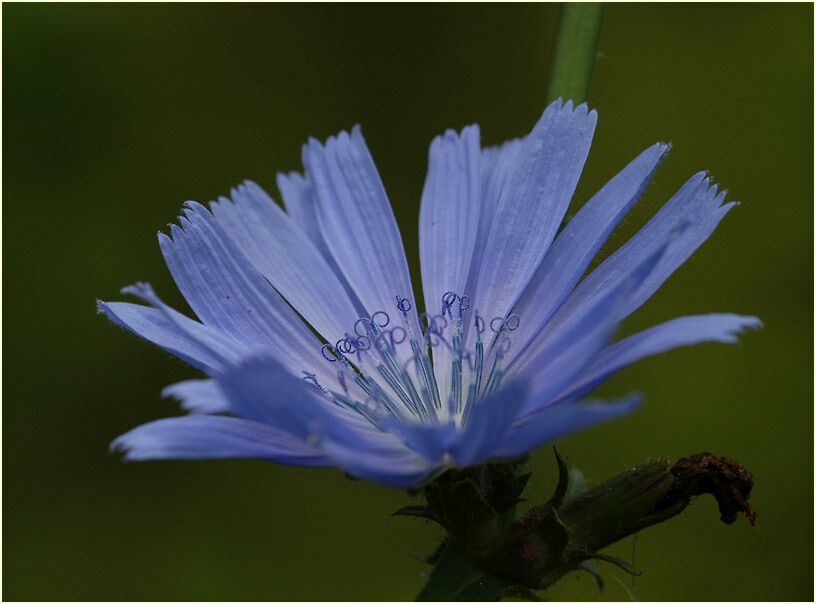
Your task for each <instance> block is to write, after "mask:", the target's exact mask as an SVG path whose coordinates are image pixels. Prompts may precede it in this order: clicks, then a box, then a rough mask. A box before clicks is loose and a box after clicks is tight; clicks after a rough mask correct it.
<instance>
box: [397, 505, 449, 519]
mask: <svg viewBox="0 0 816 604" xmlns="http://www.w3.org/2000/svg"><path fill="white" fill-rule="evenodd" d="M391 515H392V516H413V517H415V518H425V519H426V520H433V521H434V522H438V520H437V519H436V517H435V516H434V515H433V512H431V508H429V507H428V506H427V505H406V506H405V507H401V508H400V509H398V510H397V511H396V512H394V513H393V514H391Z"/></svg>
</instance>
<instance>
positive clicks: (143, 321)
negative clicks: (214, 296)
mask: <svg viewBox="0 0 816 604" xmlns="http://www.w3.org/2000/svg"><path fill="white" fill-rule="evenodd" d="M122 291H123V293H130V294H134V295H136V296H138V297H140V298H142V299H144V300H146V301H147V302H150V303H151V304H153V305H154V307H155V308H151V307H148V306H142V305H140V304H130V303H128V302H102V301H99V302H98V303H97V306H98V308H99V310H100V311H101V312H102V313H104V314H105V316H107V317H108V318H109V319H110V320H111V321H113V322H114V323H116V324H117V325H119V326H121V327H124V328H125V329H127V330H128V331H130V332H132V333H134V334H136V335H137V336H139V337H141V338H144V339H146V340H148V341H149V342H152V343H153V344H156V345H157V346H160V347H161V348H163V349H164V350H166V351H167V352H169V353H171V354H174V355H176V356H177V357H179V358H181V359H182V360H184V361H186V362H188V363H190V364H191V365H192V366H194V367H196V368H198V369H201V370H202V371H207V372H212V371H214V370H216V369H217V368H219V367H221V366H223V365H224V363H226V362H229V361H235V360H237V359H238V358H239V357H240V356H241V355H242V354H245V353H246V348H245V347H244V346H243V345H242V344H241V343H239V342H237V341H235V340H234V339H232V338H230V337H229V336H227V335H225V334H222V333H220V332H218V331H217V330H214V329H211V328H208V327H206V326H205V325H202V324H201V323H199V322H198V321H194V320H192V319H190V318H188V317H185V316H184V315H182V314H181V313H179V312H177V311H175V310H173V309H172V308H170V307H169V306H167V305H166V304H164V303H163V302H162V301H161V300H160V299H159V298H158V297H157V296H156V295H155V293H154V292H153V290H152V288H151V287H150V286H149V285H148V284H146V283H139V284H136V285H133V286H129V287H126V288H124V289H123V290H122Z"/></svg>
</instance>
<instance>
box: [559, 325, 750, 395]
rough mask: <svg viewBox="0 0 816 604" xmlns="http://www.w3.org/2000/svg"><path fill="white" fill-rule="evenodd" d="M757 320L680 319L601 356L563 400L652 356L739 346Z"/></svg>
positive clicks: (606, 351) (582, 393) (645, 333)
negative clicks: (706, 344)
mask: <svg viewBox="0 0 816 604" xmlns="http://www.w3.org/2000/svg"><path fill="white" fill-rule="evenodd" d="M761 326H762V322H761V321H760V320H759V319H757V318H756V317H745V316H740V315H734V314H710V315H696V316H689V317H680V318H677V319H673V320H671V321H667V322H666V323H661V324H660V325H656V326H655V327H652V328H650V329H647V330H645V331H641V332H640V333H636V334H635V335H632V336H629V337H628V338H625V339H623V340H621V341H619V342H615V343H614V344H612V345H611V346H609V347H608V348H606V349H605V350H604V351H602V352H601V354H600V355H598V357H597V359H595V360H594V361H593V363H592V364H591V365H590V366H589V367H587V369H586V371H584V372H583V373H582V374H581V376H580V378H579V379H578V380H577V381H576V382H575V383H573V384H571V385H570V386H569V388H568V389H567V390H566V391H565V393H564V396H568V397H571V398H579V397H581V396H584V395H585V394H587V393H588V392H591V391H592V390H594V389H595V388H597V387H598V386H599V385H600V384H601V383H602V382H603V381H604V380H606V379H607V378H609V376H611V375H612V374H613V373H615V372H616V371H619V370H620V369H622V368H624V367H626V366H627V365H631V364H632V363H636V362H637V361H640V360H641V359H644V358H646V357H649V356H653V355H656V354H660V353H663V352H667V351H669V350H673V349H674V348H679V347H681V346H691V345H694V344H700V343H702V342H722V343H723V344H736V343H737V341H738V338H737V335H738V334H739V333H741V332H742V331H744V330H745V329H757V328H759V327H761Z"/></svg>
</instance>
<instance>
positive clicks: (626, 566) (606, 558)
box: [584, 553, 640, 577]
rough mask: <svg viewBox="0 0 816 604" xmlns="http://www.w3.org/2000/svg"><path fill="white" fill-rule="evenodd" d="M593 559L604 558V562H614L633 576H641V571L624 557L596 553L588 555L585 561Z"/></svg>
mask: <svg viewBox="0 0 816 604" xmlns="http://www.w3.org/2000/svg"><path fill="white" fill-rule="evenodd" d="M592 560H603V561H604V562H609V563H610V564H614V565H615V566H617V567H618V568H620V569H621V570H623V571H625V572H627V573H629V574H630V575H632V576H633V577H639V576H640V571H639V570H637V569H636V568H635V567H634V566H632V565H631V564H630V563H629V562H627V561H626V560H624V559H623V558H618V557H617V556H608V555H606V554H598V553H594V554H591V555H589V556H587V558H586V560H585V561H584V562H589V561H592Z"/></svg>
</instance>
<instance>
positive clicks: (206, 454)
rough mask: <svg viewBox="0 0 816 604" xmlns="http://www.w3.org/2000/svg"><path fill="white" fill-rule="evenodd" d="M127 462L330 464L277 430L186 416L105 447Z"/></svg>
mask: <svg viewBox="0 0 816 604" xmlns="http://www.w3.org/2000/svg"><path fill="white" fill-rule="evenodd" d="M111 448H113V449H117V450H123V451H124V452H125V458H126V459H129V460H132V461H143V460H147V459H223V458H232V457H252V458H258V459H267V460H271V461H276V462H278V463H283V464H292V465H298V466H327V465H331V463H330V462H329V461H328V460H327V459H326V457H325V456H323V455H322V454H321V453H320V451H318V450H317V449H315V448H314V447H312V446H310V445H308V444H306V443H305V442H302V441H300V440H297V439H296V438H294V437H292V436H291V435H290V434H287V433H285V432H283V431H281V430H279V429H277V428H273V427H271V426H266V425H264V424H260V423H258V422H253V421H248V420H245V419H239V418H234V417H221V416H212V415H190V416H186V417H173V418H169V419H160V420H158V421H155V422H151V423H149V424H144V425H142V426H139V427H137V428H134V429H133V430H131V431H130V432H127V433H126V434H123V435H122V436H120V437H119V438H117V439H116V440H115V441H113V443H112V444H111Z"/></svg>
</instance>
